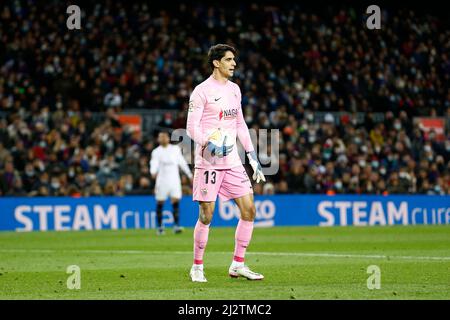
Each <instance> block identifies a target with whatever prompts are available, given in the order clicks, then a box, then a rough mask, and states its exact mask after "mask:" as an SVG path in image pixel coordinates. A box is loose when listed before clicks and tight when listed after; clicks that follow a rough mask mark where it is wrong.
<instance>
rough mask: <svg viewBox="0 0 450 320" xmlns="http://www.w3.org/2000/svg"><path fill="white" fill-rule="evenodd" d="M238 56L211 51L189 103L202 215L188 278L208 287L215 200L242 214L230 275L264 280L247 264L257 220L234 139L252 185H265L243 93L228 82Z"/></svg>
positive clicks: (227, 49)
mask: <svg viewBox="0 0 450 320" xmlns="http://www.w3.org/2000/svg"><path fill="white" fill-rule="evenodd" d="M235 54H236V50H235V49H234V48H233V47H231V46H228V45H225V44H218V45H215V46H212V47H211V48H210V50H209V53H208V63H209V65H210V66H211V68H212V69H213V72H212V74H211V76H210V77H209V78H208V79H206V80H205V81H203V82H202V83H200V84H199V85H198V86H196V87H195V89H194V91H193V92H192V94H191V97H190V101H189V112H188V117H187V133H188V135H189V137H190V138H191V139H192V140H194V141H195V143H196V146H195V171H194V179H193V200H194V201H198V202H199V207H200V214H199V218H198V221H197V224H196V225H195V229H194V263H193V265H192V268H191V271H190V276H191V279H192V281H194V282H206V278H205V275H204V272H203V254H204V252H205V248H206V244H207V242H208V234H209V226H210V223H211V220H212V216H213V212H214V208H215V202H216V198H217V196H219V197H220V199H221V200H222V201H227V200H230V199H234V201H235V202H236V204H237V206H238V208H239V211H240V213H241V216H240V219H239V222H238V225H237V228H236V234H235V250H234V256H233V261H232V263H231V265H230V267H229V270H228V273H229V275H230V276H231V277H245V278H247V279H249V280H261V279H263V278H264V276H263V275H261V274H259V273H256V272H253V271H251V270H250V269H249V268H248V267H247V266H246V265H245V264H244V257H245V251H246V249H247V246H248V245H249V243H250V240H251V237H252V232H253V221H254V219H255V213H256V209H255V204H254V200H253V190H252V185H251V182H250V179H249V178H248V176H247V174H246V172H245V169H244V166H243V165H242V163H241V159H240V157H239V154H238V152H237V148H236V147H235V144H236V138H238V139H239V141H240V142H241V143H242V145H243V147H244V148H245V151H246V154H247V157H248V158H249V161H250V165H251V166H252V168H253V171H254V174H253V179H254V180H256V182H257V183H259V182H260V181H261V180H262V181H265V177H264V174H263V172H262V168H261V165H260V164H259V161H258V159H257V156H256V152H255V150H254V147H253V144H252V141H251V138H250V134H249V131H248V127H247V125H246V123H245V120H244V117H243V112H242V107H241V90H240V89H239V86H238V85H237V84H235V83H234V82H231V81H230V80H228V79H229V78H230V77H232V76H233V73H234V69H235V67H236V61H235Z"/></svg>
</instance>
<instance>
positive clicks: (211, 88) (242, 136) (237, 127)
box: [186, 75, 254, 170]
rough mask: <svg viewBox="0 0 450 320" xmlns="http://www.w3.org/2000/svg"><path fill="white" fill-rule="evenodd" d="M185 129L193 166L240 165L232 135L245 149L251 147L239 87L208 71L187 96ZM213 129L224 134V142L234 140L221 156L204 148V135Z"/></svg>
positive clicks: (225, 166)
mask: <svg viewBox="0 0 450 320" xmlns="http://www.w3.org/2000/svg"><path fill="white" fill-rule="evenodd" d="M186 129H187V133H188V135H189V137H190V138H191V139H192V140H194V141H195V143H196V144H195V167H196V168H203V169H217V170H219V169H230V168H234V167H237V166H239V165H241V159H240V157H239V154H238V150H237V145H236V137H238V138H239V141H240V142H241V143H242V145H243V147H244V149H245V151H247V152H249V151H253V150H254V148H253V144H252V141H251V138H250V134H249V132H248V127H247V124H246V123H245V120H244V116H243V113H242V106H241V90H240V89H239V86H238V85H237V84H236V83H234V82H232V81H230V80H227V82H226V83H221V82H219V81H217V80H216V79H214V78H213V76H212V75H211V76H210V77H209V78H208V79H206V80H205V81H203V82H202V83H200V84H199V85H198V86H196V87H195V89H194V91H193V92H192V94H191V97H190V100H189V110H188V117H187V126H186ZM217 129H220V130H221V132H223V133H226V134H227V136H228V138H227V142H226V144H227V145H229V144H231V143H234V147H233V151H232V152H231V153H230V154H229V155H227V156H225V157H223V158H218V157H215V156H211V155H210V152H209V151H208V150H207V149H206V145H207V144H208V138H209V137H210V135H211V133H212V132H213V131H215V130H217Z"/></svg>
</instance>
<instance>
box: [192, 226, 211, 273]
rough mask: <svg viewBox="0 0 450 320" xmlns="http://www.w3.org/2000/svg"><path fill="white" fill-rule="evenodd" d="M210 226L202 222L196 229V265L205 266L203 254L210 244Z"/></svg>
mask: <svg viewBox="0 0 450 320" xmlns="http://www.w3.org/2000/svg"><path fill="white" fill-rule="evenodd" d="M208 234H209V224H208V225H206V224H203V223H202V222H201V221H200V220H197V223H196V225H195V228H194V264H203V254H204V253H205V248H206V243H208Z"/></svg>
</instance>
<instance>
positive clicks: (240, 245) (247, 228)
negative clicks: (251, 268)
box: [234, 219, 253, 262]
mask: <svg viewBox="0 0 450 320" xmlns="http://www.w3.org/2000/svg"><path fill="white" fill-rule="evenodd" d="M252 232H253V221H245V220H242V219H239V222H238V225H237V228H236V234H235V240H236V244H235V247H234V261H237V262H244V257H245V250H247V247H248V244H249V243H250V239H251V238H252Z"/></svg>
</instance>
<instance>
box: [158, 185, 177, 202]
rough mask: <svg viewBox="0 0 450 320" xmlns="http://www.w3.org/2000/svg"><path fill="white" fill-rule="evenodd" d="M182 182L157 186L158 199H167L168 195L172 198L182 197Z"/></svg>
mask: <svg viewBox="0 0 450 320" xmlns="http://www.w3.org/2000/svg"><path fill="white" fill-rule="evenodd" d="M181 195H182V194H181V184H179V183H165V184H160V185H156V186H155V198H156V201H166V200H167V198H168V197H170V198H171V199H173V198H175V199H181Z"/></svg>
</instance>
